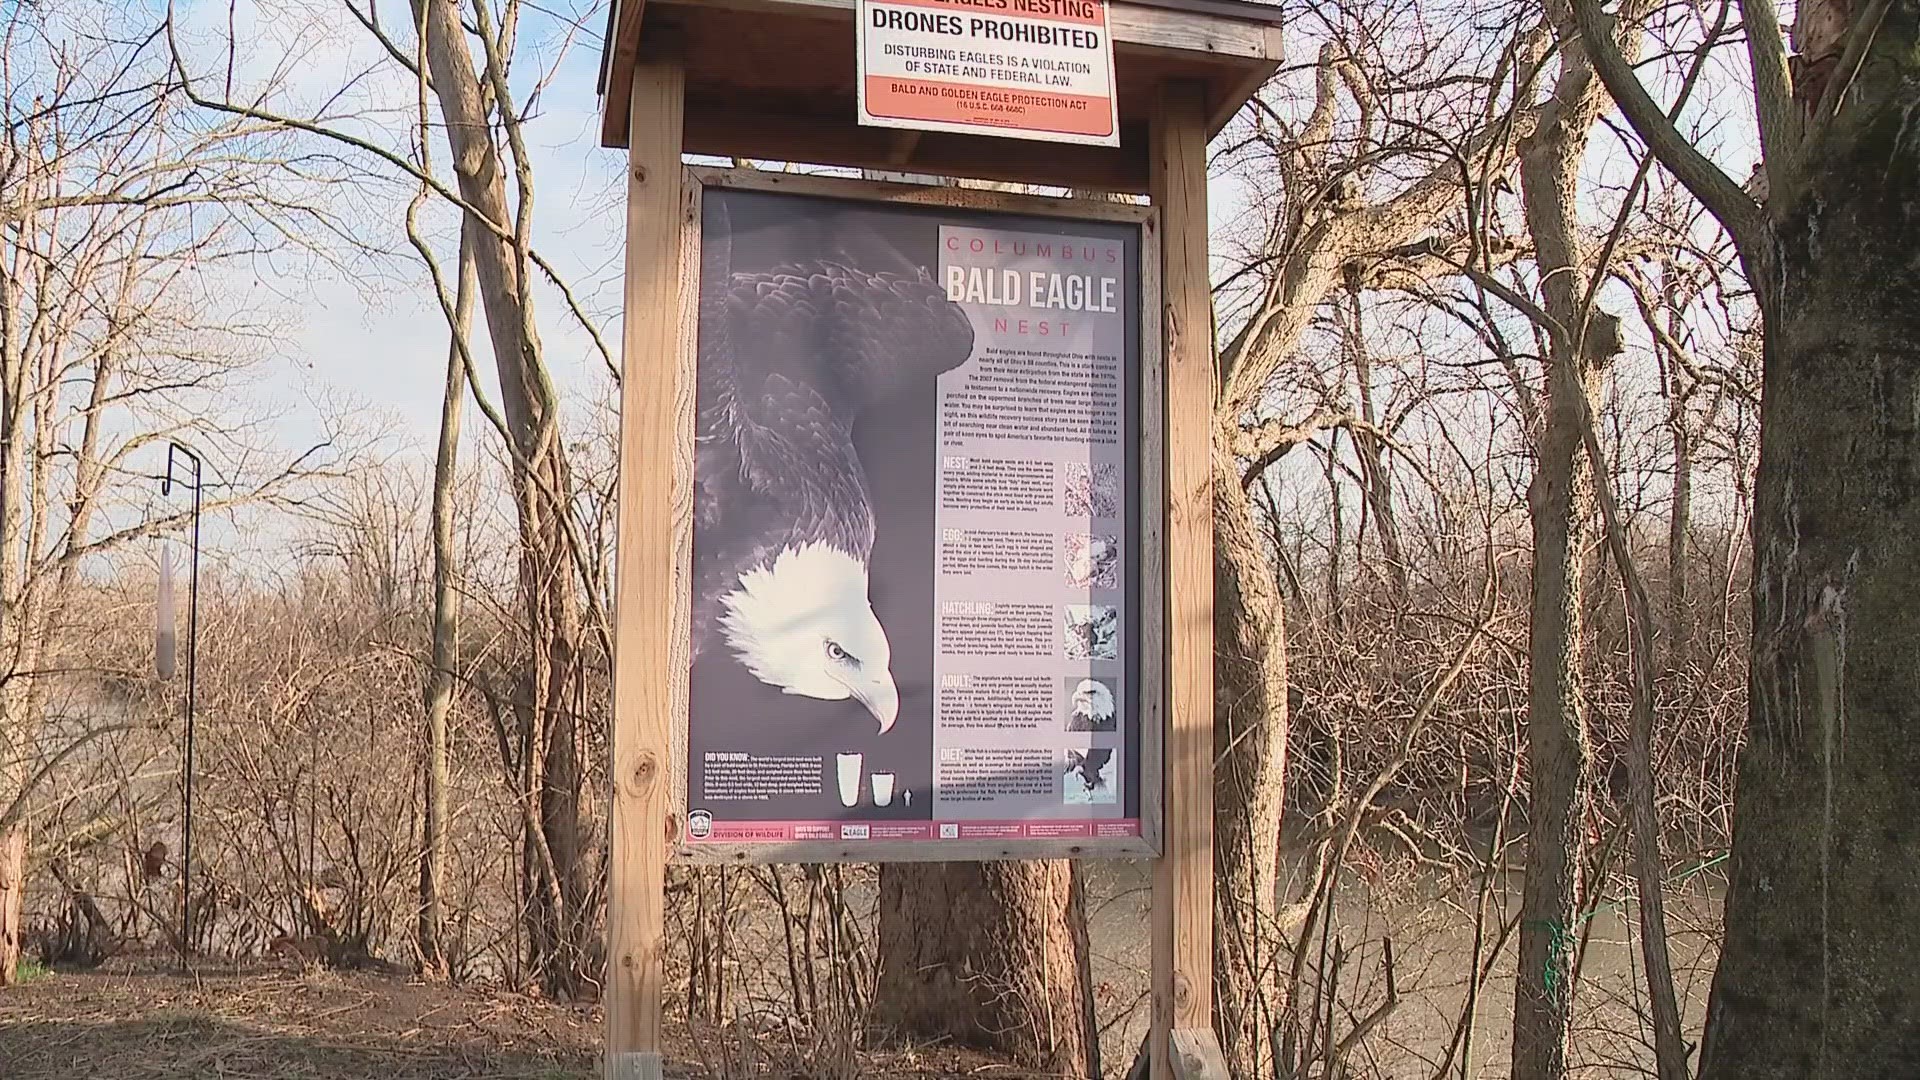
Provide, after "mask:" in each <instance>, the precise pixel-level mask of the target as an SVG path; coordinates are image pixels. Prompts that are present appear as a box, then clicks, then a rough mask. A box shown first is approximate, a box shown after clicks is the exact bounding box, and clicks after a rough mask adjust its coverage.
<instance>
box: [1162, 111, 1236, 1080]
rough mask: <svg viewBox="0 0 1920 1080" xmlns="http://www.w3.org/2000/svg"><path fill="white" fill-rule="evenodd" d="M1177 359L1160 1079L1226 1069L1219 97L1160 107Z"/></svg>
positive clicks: (1217, 1076) (1184, 1079)
mask: <svg viewBox="0 0 1920 1080" xmlns="http://www.w3.org/2000/svg"><path fill="white" fill-rule="evenodd" d="M1151 169H1152V176H1151V183H1152V192H1153V201H1154V204H1155V205H1156V206H1158V207H1159V208H1160V241H1161V242H1160V252H1161V280H1162V288H1163V290H1164V295H1165V299H1166V308H1165V318H1164V320H1163V331H1164V333H1165V335H1166V369H1167V376H1166V378H1167V394H1166V397H1167V442H1166V445H1167V448H1168V450H1167V455H1168V456H1167V496H1168V498H1167V541H1166V554H1167V641H1168V653H1169V655H1168V658H1167V660H1168V666H1167V738H1166V743H1165V751H1164V754H1165V760H1166V784H1165V787H1164V790H1165V792H1166V802H1167V813H1166V832H1165V850H1164V852H1163V854H1162V856H1161V858H1160V861H1159V864H1158V865H1157V866H1156V867H1155V870H1154V876H1153V1031H1152V1062H1153V1080H1168V1078H1176V1080H1194V1078H1205V1080H1226V1075H1227V1074H1226V1065H1225V1062H1224V1060H1223V1058H1222V1055H1221V1053H1220V1044H1219V1039H1218V1037H1217V1036H1216V1035H1215V1034H1214V1030H1213V757H1214V752H1213V470H1212V462H1211V456H1212V454H1211V452H1212V445H1213V439H1212V432H1213V399H1214V367H1213V300H1212V295H1211V290H1210V287H1209V279H1208V273H1207V127H1206V95H1205V92H1204V91H1203V90H1202V88H1201V87H1200V86H1198V85H1195V84H1189V83H1169V84H1167V85H1165V86H1163V87H1162V88H1161V90H1160V98H1159V100H1158V102H1156V104H1155V108H1154V112H1153V147H1152V162H1151Z"/></svg>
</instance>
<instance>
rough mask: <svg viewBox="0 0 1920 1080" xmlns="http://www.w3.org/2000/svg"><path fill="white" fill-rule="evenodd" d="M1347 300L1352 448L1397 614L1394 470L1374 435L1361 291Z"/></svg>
mask: <svg viewBox="0 0 1920 1080" xmlns="http://www.w3.org/2000/svg"><path fill="white" fill-rule="evenodd" d="M1347 301H1348V312H1347V318H1348V319H1349V321H1348V323H1347V324H1346V342H1347V352H1348V355H1349V356H1351V357H1352V359H1353V381H1354V388H1355V391H1356V392H1357V394H1358V396H1359V399H1360V419H1362V420H1364V421H1366V426H1365V427H1363V428H1361V429H1359V430H1356V431H1355V432H1354V433H1353V448H1354V450H1355V451H1356V452H1357V454H1358V456H1359V458H1360V478H1361V480H1362V481H1363V482H1364V483H1365V485H1366V491H1365V495H1366V497H1367V509H1368V510H1369V511H1370V512H1371V513H1372V515H1373V527H1374V530H1375V531H1376V532H1378V533H1379V534H1380V557H1381V558H1382V559H1385V560H1386V563H1387V566H1386V570H1387V573H1386V581H1387V588H1388V590H1389V595H1390V597H1391V598H1392V600H1393V604H1394V610H1395V611H1399V610H1401V609H1403V608H1405V607H1406V603H1407V560H1406V555H1405V554H1404V553H1403V552H1402V551H1401V547H1400V524H1399V522H1398V521H1397V520H1396V518H1395V516H1394V509H1393V470H1392V469H1391V468H1389V467H1388V466H1387V451H1386V443H1385V441H1384V440H1383V439H1381V437H1380V436H1379V435H1378V434H1377V432H1378V431H1379V427H1380V413H1379V409H1378V408H1377V407H1376V406H1375V405H1374V401H1373V354H1372V353H1371V352H1369V351H1368V349H1367V333H1366V323H1365V321H1364V320H1365V318H1366V311H1365V309H1364V308H1363V307H1362V306H1361V304H1360V290H1359V289H1349V290H1348V291H1347Z"/></svg>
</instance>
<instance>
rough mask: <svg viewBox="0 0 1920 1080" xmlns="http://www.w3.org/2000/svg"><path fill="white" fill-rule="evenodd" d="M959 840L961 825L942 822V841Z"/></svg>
mask: <svg viewBox="0 0 1920 1080" xmlns="http://www.w3.org/2000/svg"><path fill="white" fill-rule="evenodd" d="M959 838H960V826H959V824H958V823H956V822H952V821H947V822H942V823H941V825H940V839H942V840H958V839H959Z"/></svg>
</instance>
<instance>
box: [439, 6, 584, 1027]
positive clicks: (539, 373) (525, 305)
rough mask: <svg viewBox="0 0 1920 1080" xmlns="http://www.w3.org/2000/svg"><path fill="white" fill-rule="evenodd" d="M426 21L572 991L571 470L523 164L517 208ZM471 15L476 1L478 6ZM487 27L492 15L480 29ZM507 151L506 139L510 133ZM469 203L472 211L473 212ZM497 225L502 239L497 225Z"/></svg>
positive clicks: (483, 127)
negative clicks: (519, 608) (496, 398)
mask: <svg viewBox="0 0 1920 1080" xmlns="http://www.w3.org/2000/svg"><path fill="white" fill-rule="evenodd" d="M414 3H415V8H414V10H415V14H416V16H417V17H419V18H420V19H421V22H422V24H423V25H424V26H425V32H426V41H427V60H428V66H429V67H430V68H431V70H432V73H433V87H434V91H435V93H436V94H437V95H438V97H439V102H440V108H441V112H442V113H443V114H444V116H445V117H446V121H447V123H446V131H447V142H448V145H449V146H450V148H451V149H452V152H453V163H454V171H455V173H456V174H457V176H458V178H459V187H460V194H461V197H462V198H464V199H465V200H467V202H468V203H470V204H471V205H472V206H473V207H474V208H475V210H477V211H478V213H479V215H480V216H482V217H484V218H485V219H486V220H485V221H484V222H483V221H479V220H469V221H468V222H467V228H466V230H465V234H464V235H465V236H466V238H467V240H468V242H469V243H470V244H471V246H472V250H473V258H474V269H475V271H476V277H477V281H478V283H479V290H480V301H481V308H482V310H483V311H484V312H485V313H486V317H487V331H488V336H489V338H490V339H491V341H492V345H493V356H494V363H495V366H496V367H497V368H498V371H499V376H500V398H501V404H502V406H503V411H504V412H505V414H506V420H507V426H508V429H509V434H510V441H511V443H512V445H511V448H510V449H511V450H512V452H513V463H512V465H513V467H512V473H513V488H514V503H515V509H516V512H517V514H518V519H519V529H520V562H519V586H520V594H521V595H520V599H521V603H522V604H523V605H524V606H525V608H526V612H527V632H528V636H529V643H528V655H527V670H526V673H525V676H526V677H525V679H524V682H523V693H524V694H525V697H526V701H525V706H526V707H525V708H524V709H521V710H517V715H519V716H520V717H521V718H522V723H523V725H524V726H525V727H526V731H524V732H523V734H525V735H527V736H529V738H527V739H526V740H525V741H526V747H527V750H528V752H529V753H530V754H531V755H532V757H531V759H530V762H529V764H530V765H531V766H532V767H531V769H530V771H528V772H527V773H526V780H527V783H528V790H527V792H526V797H527V799H529V800H530V801H531V804H532V805H530V806H528V807H526V808H524V813H525V815H526V816H527V817H528V818H530V819H531V820H530V822H529V825H530V827H529V829H528V831H527V832H528V835H527V843H528V845H529V846H530V847H531V848H532V850H531V851H529V852H528V853H526V854H527V859H526V863H527V865H528V866H529V867H530V872H529V873H528V874H527V875H526V884H525V887H526V888H527V890H528V892H529V910H530V912H531V918H532V920H533V923H534V925H533V926H531V927H529V933H528V938H529V940H530V941H531V942H532V943H533V948H534V955H533V958H532V959H533V962H534V969H535V971H536V972H537V974H538V977H539V979H540V981H541V983H542V985H543V986H545V987H546V989H547V990H548V991H549V992H551V993H555V994H558V995H562V996H572V995H573V994H576V993H578V992H579V991H580V990H582V989H583V988H584V987H585V986H586V985H587V984H588V983H589V982H591V981H593V980H595V979H597V978H598V972H594V971H590V970H589V968H590V967H591V966H592V963H591V952H592V950H590V949H589V948H588V947H587V936H588V934H589V933H590V930H591V927H592V923H593V920H592V918H591V917H590V916H591V913H590V912H586V911H584V910H582V909H583V907H584V906H585V902H586V899H587V896H588V893H589V889H588V878H587V874H588V867H587V866H586V860H585V859H584V857H583V848H582V844H581V835H580V834H581V830H580V792H581V784H582V772H581V763H580V759H579V753H578V742H579V725H580V717H579V715H578V712H577V710H575V709H574V708H572V707H571V701H570V697H571V694H572V693H573V691H574V690H575V689H577V680H578V678H579V674H580V673H579V670H578V666H579V661H578V655H577V643H578V641H579V638H580V598H579V595H578V593H577V592H576V590H575V580H574V579H575V574H574V572H573V566H574V562H573V553H572V549H571V547H570V544H569V538H568V534H567V528H568V525H567V519H566V515H567V513H568V506H567V498H568V493H569V492H570V491H571V489H572V479H571V476H570V474H569V472H568V469H567V465H566V457H565V451H564V448H563V447H562V445H561V440H560V437H559V430H558V424H559V405H558V401H557V399H556V397H555V394H554V390H553V385H552V382H551V380H550V379H549V378H548V375H547V370H546V365H545V362H544V360H543V356H542V351H541V346H540V339H539V335H538V334H537V333H536V332H535V323H534V319H533V297H532V295H531V293H530V292H529V291H528V276H529V275H528V266H529V247H530V244H531V237H530V235H529V229H530V228H531V224H530V220H529V214H530V212H531V205H530V202H531V199H532V194H533V193H532V190H531V183H532V180H531V176H530V174H529V173H528V171H527V170H528V168H529V166H528V165H527V163H526V161H525V160H524V158H523V157H520V156H519V155H518V153H516V161H517V164H518V165H519V172H518V173H517V175H516V194H517V196H518V198H519V200H520V203H519V207H518V210H517V211H515V210H513V209H510V208H509V206H508V202H507V188H506V179H505V171H506V163H505V161H503V159H502V158H501V155H500V151H499V149H498V148H497V147H496V145H495V144H494V141H493V139H492V137H491V133H492V130H493V128H492V125H491V124H490V123H489V120H490V117H491V116H492V115H493V113H491V112H490V110H489V108H488V105H487V96H488V95H487V94H486V93H483V88H482V85H481V82H480V77H479V75H478V74H477V73H476V72H475V69H474V66H473V57H472V55H471V54H470V53H469V51H468V49H469V46H468V43H467V34H466V31H465V29H464V28H463V27H462V26H461V22H460V10H459V7H458V5H457V4H455V3H454V0H414ZM475 14H476V20H480V19H481V16H482V14H483V13H482V12H480V11H478V10H476V13H475ZM478 28H479V29H480V30H481V31H482V32H483V33H485V32H490V31H491V25H490V23H485V22H482V24H481V25H480V26H479V27H478ZM488 75H489V77H490V78H491V77H493V76H495V75H500V77H499V78H498V79H493V80H492V81H490V83H489V84H488V87H487V90H488V91H490V92H491V94H492V95H493V97H494V100H495V101H496V102H498V103H500V108H499V115H501V116H503V117H507V119H505V120H504V121H503V123H504V124H505V125H506V126H507V127H508V129H509V136H510V139H511V138H512V136H513V124H515V123H517V120H515V119H513V118H512V117H511V112H512V111H511V109H509V108H506V107H505V102H504V101H503V100H502V96H503V95H504V93H505V89H504V87H505V81H504V75H502V74H501V73H497V72H494V71H492V70H491V69H489V71H488ZM515 145H516V149H517V142H516V143H515ZM471 217H472V215H471V214H470V218H471ZM501 229H504V230H508V231H509V232H510V233H511V234H512V235H511V237H508V236H502V235H500V233H499V232H497V231H496V230H501Z"/></svg>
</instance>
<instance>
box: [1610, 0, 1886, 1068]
mask: <svg viewBox="0 0 1920 1080" xmlns="http://www.w3.org/2000/svg"><path fill="white" fill-rule="evenodd" d="M1573 7H1574V10H1575V12H1576V13H1577V15H1578V17H1579V22H1580V28H1581V31H1582V33H1583V34H1584V35H1586V36H1587V37H1588V38H1589V39H1597V38H1600V37H1603V36H1604V35H1605V33H1606V29H1607V27H1608V25H1609V23H1610V17H1609V16H1608V15H1607V14H1606V13H1605V12H1603V11H1602V10H1601V7H1600V5H1599V3H1597V2H1596V0H1575V2H1574V4H1573ZM1740 9H1741V13H1742V16H1743V21H1744V23H1745V29H1746V34H1747V52H1748V57H1749V60H1750V63H1751V71H1752V78H1753V85H1754V96H1755V104H1756V108H1755V111H1756V113H1757V115H1758V117H1759V122H1760V123H1759V128H1760V144H1761V147H1762V150H1763V162H1762V166H1763V171H1762V172H1761V173H1760V174H1759V178H1760V179H1763V180H1764V196H1763V198H1762V199H1760V200H1756V198H1755V193H1757V192H1758V191H1759V190H1760V188H1758V187H1756V189H1755V193H1750V192H1749V191H1747V190H1744V189H1743V187H1742V186H1741V185H1740V184H1738V183H1736V182H1735V181H1734V180H1733V179H1732V178H1731V177H1729V176H1728V175H1727V174H1726V173H1724V172H1723V171H1721V169H1720V168H1719V167H1717V166H1716V165H1714V164H1713V163H1712V162H1711V161H1709V160H1708V159H1707V157H1706V156H1705V155H1703V154H1702V153H1701V152H1700V151H1699V150H1697V149H1695V148H1694V147H1693V146H1692V145H1691V144H1690V143H1689V142H1688V141H1687V140H1686V139H1685V138H1684V137H1683V136H1682V135H1681V134H1680V131H1679V129H1678V128H1677V127H1676V125H1675V124H1674V122H1673V121H1672V120H1671V119H1670V118H1669V117H1668V116H1667V114H1666V113H1665V112H1664V111H1663V110H1662V109H1661V107H1660V106H1659V105H1658V104H1657V103H1656V102H1655V101H1654V100H1653V99H1652V97H1651V96H1650V94H1649V93H1648V91H1647V89H1646V87H1645V86H1644V85H1643V84H1642V83H1641V82H1640V80H1639V78H1638V77H1637V76H1636V74H1635V73H1634V71H1633V70H1632V67H1631V65H1630V64H1629V63H1628V62H1627V59H1626V57H1624V56H1622V55H1621V54H1620V53H1619V52H1618V51H1617V50H1611V49H1596V50H1595V62H1596V65H1597V67H1598V70H1599V72H1600V75H1601V77H1602V78H1604V79H1605V81H1606V84H1607V88H1608V90H1609V91H1611V92H1612V94H1613V96H1614V98H1615V100H1616V101H1617V102H1618V103H1619V105H1620V108H1621V111H1622V112H1623V113H1624V114H1625V115H1626V117H1627V119H1628V121H1629V122H1630V123H1631V124H1632V125H1633V127H1634V129H1635V130H1636V131H1637V132H1638V133H1639V134H1640V135H1641V136H1642V137H1643V138H1645V139H1646V140H1647V143H1648V145H1649V146H1650V147H1651V148H1652V150H1653V152H1654V153H1655V155H1656V156H1657V157H1658V158H1659V160H1660V163H1661V164H1662V165H1664V166H1665V167H1666V168H1667V169H1668V170H1670V171H1671V172H1672V173H1673V175H1674V176H1675V177H1676V178H1677V179H1678V180H1680V181H1681V182H1682V183H1683V184H1685V185H1686V186H1687V188H1688V190H1689V191H1691V192H1692V193H1693V194H1694V196H1695V197H1696V198H1698V199H1699V200H1700V201H1701V203H1702V204H1704V205H1705V206H1706V207H1707V208H1708V209H1709V210H1710V211H1711V212H1712V213H1713V214H1714V215H1715V216H1716V217H1717V218H1718V219H1719V220H1720V222H1721V224H1722V225H1723V226H1724V227H1725V228H1726V230H1727V232H1728V233H1729V234H1731V236H1732V237H1733V241H1734V243H1735V245H1736V246H1737V248H1738V250H1739V252H1740V257H1741V260H1742V262H1743V263H1744V265H1745V269H1746V271H1747V276H1748V280H1749V281H1750V282H1751V283H1752V285H1753V287H1754V289H1755V291H1756V294H1757V299H1758V302H1759V305H1760V308H1761V313H1762V319H1763V323H1764V329H1765V345H1764V348H1765V351H1766V361H1765V370H1766V388H1765V389H1766V400H1765V420H1764V424H1763V428H1762V432H1761V450H1760V465H1759V472H1758V477H1757V480H1756V485H1755V495H1756V507H1755V520H1754V526H1753V536H1754V550H1755V567H1756V571H1755V572H1756V581H1755V583H1754V616H1753V618H1754V645H1753V657H1754V660H1753V676H1752V694H1751V699H1750V702H1749V705H1748V708H1749V710H1750V712H1749V724H1748V732H1747V743H1746V746H1745V749H1744V750H1743V751H1742V756H1741V762H1740V794H1739V799H1738V802H1737V803H1736V805H1735V819H1734V839H1733V859H1732V868H1733V869H1732V878H1731V882H1730V891H1729V895H1728V899H1727V938H1726V943H1725V946H1724V950H1723V952H1722V957H1721V962H1720V968H1719V972H1718V974H1717V976H1716V978H1715V983H1714V994H1713V1000H1712V1004H1711V1006H1710V1009H1709V1018H1708V1024H1707V1033H1706V1037H1705V1042H1704V1046H1703V1051H1702V1055H1701V1063H1700V1075H1701V1076H1702V1077H1706V1078H1719V1077H1735V1076H1738V1077H1752V1078H1762V1080H1764V1078H1768V1077H1787V1076H1793V1077H1813V1078H1819V1077H1840V1076H1849V1077H1851V1076H1870V1075H1875V1074H1891V1073H1893V1072H1898V1071H1900V1070H1902V1069H1904V1068H1909V1067H1911V1065H1912V1063H1913V1054H1914V1051H1913V1049H1912V1047H1913V1045H1914V1044H1915V1043H1914V1040H1915V1034H1916V1031H1920V1009H1916V1008H1914V1007H1912V1006H1913V996H1914V993H1915V991H1914V984H1913V980H1912V978H1911V976H1910V973H1909V972H1907V971H1906V970H1905V965H1904V962H1903V961H1902V960H1900V959H1897V958H1900V957H1904V956H1906V955H1909V954H1911V953H1912V952H1913V951H1914V950H1915V949H1916V947H1920V938H1917V937H1916V935H1920V929H1916V928H1915V923H1914V921H1913V920H1911V919H1907V918H1904V917H1902V916H1903V914H1904V913H1905V909H1906V908H1908V907H1910V906H1911V905H1912V904H1914V903H1916V901H1915V899H1914V896H1915V891H1914V890H1913V889H1912V888H1910V887H1908V883H1907V882H1906V881H1905V879H1904V877H1903V874H1904V871H1903V870H1899V869H1896V868H1901V867H1910V866H1911V865H1912V857H1911V856H1912V843H1911V832H1910V822H1911V820H1912V813H1911V808H1910V807H1909V806H1908V805H1907V801H1908V800H1907V799H1905V798H1904V797H1903V796H1900V795H1896V794H1893V793H1895V792H1898V791H1905V790H1908V789H1909V787H1910V785H1909V784H1908V783H1907V781H1906V780H1905V779H1904V778H1906V777H1910V776H1911V775H1912V773H1913V771H1914V769H1915V768H1916V765H1917V764H1920V763H1917V762H1916V760H1915V757H1914V755H1915V753H1916V749H1915V744H1914V742H1913V740H1912V739H1911V738H1910V734H1911V733H1910V730H1909V729H1910V727H1911V719H1912V716H1913V709H1914V702H1915V700H1916V699H1917V695H1916V690H1920V687H1917V686H1916V685H1915V679H1916V673H1915V668H1914V665H1913V664H1912V662H1911V656H1912V654H1913V652H1914V649H1915V647H1916V645H1920V640H1917V639H1916V637H1915V630H1914V626H1913V622H1912V620H1911V619H1910V618H1908V617H1906V616H1905V615H1904V614H1903V613H1902V612H1903V610H1904V605H1905V603H1906V601H1905V600H1904V597H1905V596H1906V595H1907V594H1908V593H1909V592H1910V587H1911V577H1912V566H1913V565H1914V559H1915V557H1916V555H1920V548H1916V539H1915V538H1916V537H1920V528H1917V527H1916V522H1920V499H1916V496H1915V492H1914V487H1913V484H1912V475H1913V469H1914V468H1915V462H1914V455H1915V453H1916V452H1917V451H1916V445H1917V444H1916V441H1915V440H1914V438H1913V435H1912V425H1911V423H1910V411H1909V409H1908V405H1909V404H1910V403H1911V401H1912V400H1913V398H1914V394H1915V392H1916V389H1917V388H1920V383H1917V382H1916V380H1920V363H1917V362H1916V358H1915V352H1914V350H1915V344H1914V343H1915V341H1916V340H1920V337H1916V331H1917V330H1920V324H1916V322H1915V319H1916V317H1920V316H1917V314H1916V313H1917V312H1920V305H1916V304H1915V303H1914V299H1913V296H1912V293H1911V288H1910V281H1911V272H1912V270H1911V268H1912V253H1913V251H1914V250H1915V248H1916V242H1917V241H1920V236H1916V233H1915V229H1916V222H1920V216H1916V214H1915V213H1914V212H1913V202H1914V199H1915V191H1916V184H1915V179H1916V177H1920V142H1916V141H1915V140H1913V139H1911V138H1909V137H1908V127H1909V120H1910V118H1911V116H1912V113H1913V111H1914V110H1915V109H1916V108H1920V79H1916V78H1915V75H1916V73H1920V68H1917V67H1916V64H1917V63H1920V61H1916V59H1915V53H1914V50H1913V47H1912V43H1913V42H1914V40H1915V37H1916V35H1920V7H1916V5H1914V4H1913V3H1911V2H1907V0H1886V2H1880V0H1874V2H1867V3H1854V4H1849V3H1839V2H1834V0H1809V2H1805V3H1802V4H1800V5H1798V7H1797V8H1796V10H1795V12H1794V24H1793V28H1792V33H1793V44H1794V50H1793V51H1794V52H1795V53H1796V54H1797V55H1796V56H1795V57H1794V59H1793V60H1792V61H1791V62H1790V61H1789V58H1788V56H1789V54H1788V47H1787V42H1786V36H1785V34H1784V33H1783V32H1782V31H1781V30H1780V22H1779V17H1778V15H1777V13H1776V11H1775V8H1774V5H1773V4H1772V3H1771V2H1769V0H1743V2H1742V3H1741V4H1740Z"/></svg>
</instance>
